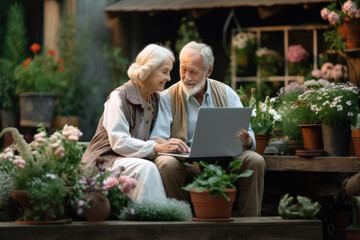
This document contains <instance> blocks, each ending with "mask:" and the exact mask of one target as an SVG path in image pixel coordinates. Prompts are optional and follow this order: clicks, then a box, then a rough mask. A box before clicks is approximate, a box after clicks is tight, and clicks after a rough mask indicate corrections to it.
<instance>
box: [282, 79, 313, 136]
mask: <svg viewBox="0 0 360 240" xmlns="http://www.w3.org/2000/svg"><path fill="white" fill-rule="evenodd" d="M306 90H307V88H306V87H305V86H304V85H302V84H298V83H295V82H292V83H290V84H289V85H288V86H287V87H282V88H281V89H280V90H279V92H278V95H277V100H276V106H275V107H276V109H277V110H278V113H279V115H280V116H281V119H282V121H281V122H278V124H277V127H278V128H279V129H280V130H281V134H282V135H284V136H287V138H288V139H289V140H301V138H302V134H301V129H300V127H299V126H298V125H299V123H298V120H297V113H296V111H294V110H293V109H292V106H293V104H294V102H295V101H297V100H298V97H299V96H300V95H301V94H303V93H304V92H305V91H306Z"/></svg>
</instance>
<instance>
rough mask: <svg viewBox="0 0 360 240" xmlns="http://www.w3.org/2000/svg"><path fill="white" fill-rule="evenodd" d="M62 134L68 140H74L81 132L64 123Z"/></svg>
mask: <svg viewBox="0 0 360 240" xmlns="http://www.w3.org/2000/svg"><path fill="white" fill-rule="evenodd" d="M62 135H63V136H64V137H65V138H67V139H68V140H69V141H72V142H76V141H78V140H79V138H80V137H81V136H82V135H83V134H82V132H81V131H80V130H79V129H78V128H76V127H74V126H68V125H67V124H65V126H64V128H63V131H62Z"/></svg>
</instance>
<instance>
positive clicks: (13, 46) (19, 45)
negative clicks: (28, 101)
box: [0, 3, 27, 109]
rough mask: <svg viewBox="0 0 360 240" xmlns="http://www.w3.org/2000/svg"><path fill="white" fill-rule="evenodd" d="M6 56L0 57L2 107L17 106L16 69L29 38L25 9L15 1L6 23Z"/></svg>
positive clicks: (23, 56) (23, 54)
mask: <svg viewBox="0 0 360 240" xmlns="http://www.w3.org/2000/svg"><path fill="white" fill-rule="evenodd" d="M5 34H6V35H5V41H4V57H3V58H1V59H0V102H1V106H0V108H3V109H11V108H14V107H15V106H16V102H17V97H16V95H15V89H16V85H17V83H16V81H15V78H14V69H15V67H16V66H17V65H18V64H20V63H21V61H22V60H23V59H24V58H25V52H26V45H27V38H26V28H25V19H24V10H23V8H22V6H21V5H19V4H18V3H15V4H13V5H11V6H10V8H9V14H8V18H7V24H6V32H5Z"/></svg>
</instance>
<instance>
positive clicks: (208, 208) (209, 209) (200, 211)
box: [190, 189, 236, 221]
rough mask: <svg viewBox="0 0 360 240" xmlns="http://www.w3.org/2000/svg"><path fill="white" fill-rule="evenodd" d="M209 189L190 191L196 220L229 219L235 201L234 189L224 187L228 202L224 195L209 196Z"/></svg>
mask: <svg viewBox="0 0 360 240" xmlns="http://www.w3.org/2000/svg"><path fill="white" fill-rule="evenodd" d="M209 193H210V190H205V191H203V192H197V191H195V190H191V191H190V197H191V201H192V203H193V205H194V210H195V215H196V220H197V221H222V220H224V221H226V220H229V219H230V216H231V211H232V206H233V204H234V201H235V196H236V189H226V190H225V193H226V194H227V195H228V196H229V198H230V202H229V201H227V200H226V199H225V198H224V196H221V195H219V196H216V197H209Z"/></svg>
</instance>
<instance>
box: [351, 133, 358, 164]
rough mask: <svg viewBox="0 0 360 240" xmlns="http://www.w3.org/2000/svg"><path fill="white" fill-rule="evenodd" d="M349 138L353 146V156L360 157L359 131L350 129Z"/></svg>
mask: <svg viewBox="0 0 360 240" xmlns="http://www.w3.org/2000/svg"><path fill="white" fill-rule="evenodd" d="M351 137H352V142H353V144H354V149H355V155H356V156H357V157H360V129H352V130H351Z"/></svg>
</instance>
